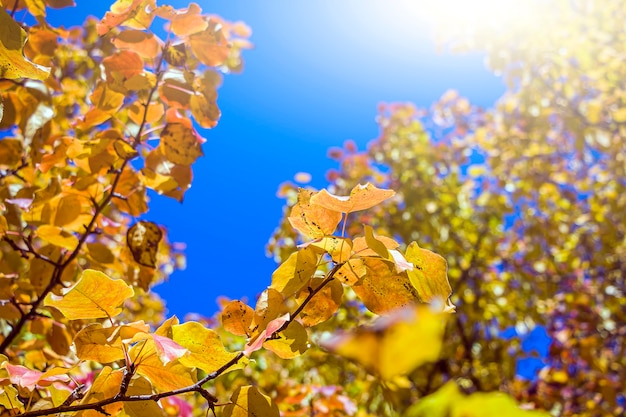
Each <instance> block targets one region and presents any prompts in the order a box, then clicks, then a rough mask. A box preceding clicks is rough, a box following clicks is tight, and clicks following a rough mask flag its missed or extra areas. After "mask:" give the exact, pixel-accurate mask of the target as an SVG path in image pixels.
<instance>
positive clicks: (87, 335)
mask: <svg viewBox="0 0 626 417" xmlns="http://www.w3.org/2000/svg"><path fill="white" fill-rule="evenodd" d="M149 331H150V327H149V326H148V325H146V324H145V323H143V322H137V323H132V324H129V325H123V326H115V327H102V325H101V324H100V323H92V324H90V325H88V326H87V327H84V328H83V329H81V330H80V331H79V332H78V333H77V334H76V336H75V337H74V345H75V346H76V356H78V357H79V358H80V359H81V360H92V361H97V362H100V363H111V362H115V361H118V360H121V359H124V350H123V342H124V341H130V340H131V339H132V338H133V336H134V335H135V334H136V333H138V332H149Z"/></svg>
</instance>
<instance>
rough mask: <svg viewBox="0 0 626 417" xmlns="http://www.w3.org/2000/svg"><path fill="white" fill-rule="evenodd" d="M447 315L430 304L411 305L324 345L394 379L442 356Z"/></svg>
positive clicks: (385, 376) (369, 369)
mask: <svg viewBox="0 0 626 417" xmlns="http://www.w3.org/2000/svg"><path fill="white" fill-rule="evenodd" d="M446 316H447V315H444V314H437V313H434V312H433V311H432V310H430V308H428V307H426V306H419V307H415V306H412V307H407V308H404V309H400V310H396V311H394V312H393V313H391V314H390V315H389V316H386V317H381V318H379V319H378V320H376V322H375V323H374V325H373V326H371V327H362V328H359V329H357V330H356V331H354V332H346V333H344V334H341V335H338V336H333V337H331V338H330V339H329V340H327V341H325V342H323V343H322V346H323V347H325V348H326V349H329V350H331V351H332V352H334V353H337V354H339V355H341V356H344V357H346V358H348V359H351V360H354V361H356V362H357V363H358V364H360V365H361V366H363V367H364V368H365V369H367V370H368V371H369V372H372V373H374V374H377V375H379V376H380V377H381V378H382V379H384V380H387V381H390V380H393V379H395V378H397V377H399V376H402V375H406V374H408V373H410V372H411V371H413V370H414V369H415V368H417V367H418V366H420V365H421V364H423V363H426V362H430V361H434V360H436V359H437V358H438V357H439V352H440V350H441V346H442V338H443V333H444V328H445V326H444V324H445V318H446Z"/></svg>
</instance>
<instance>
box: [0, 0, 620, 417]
mask: <svg viewBox="0 0 626 417" xmlns="http://www.w3.org/2000/svg"><path fill="white" fill-rule="evenodd" d="M0 5H2V7H1V8H0V25H1V27H2V29H1V30H0V48H1V49H0V77H1V78H0V91H1V96H0V100H1V101H0V116H1V119H0V130H1V132H2V139H0V195H1V196H2V202H1V203H0V204H1V205H0V208H1V210H0V239H1V241H0V261H1V262H0V340H1V342H0V364H1V365H0V407H2V408H0V415H3V416H5V415H6V416H10V415H11V416H14V415H21V416H28V417H34V416H39V415H52V414H59V415H81V416H83V417H86V416H96V415H99V414H104V415H110V416H131V417H143V416H172V417H173V416H185V417H187V416H192V415H194V416H200V415H206V413H207V412H213V413H215V414H219V415H222V416H254V415H257V416H259V415H262V416H270V417H271V416H278V415H283V416H310V415H315V416H336V415H358V416H370V415H372V416H373V415H403V416H405V417H418V416H433V415H437V416H460V415H463V416H477V417H478V416H491V415H494V416H495V415H497V416H517V415H549V414H550V413H551V414H553V415H563V416H579V415H589V416H595V415H619V414H621V413H623V412H624V407H625V406H626V398H625V397H624V392H625V391H626V387H625V386H624V384H625V381H626V374H625V373H626V362H625V361H626V359H625V355H624V349H625V346H626V341H625V339H624V338H625V336H626V325H625V324H624V323H626V317H625V314H626V310H625V309H624V305H625V300H624V299H623V297H624V257H625V256H626V251H625V250H624V248H625V247H626V246H625V245H626V240H625V237H624V236H625V235H624V231H625V230H624V228H625V227H626V226H625V223H624V214H623V213H624V212H626V207H624V205H626V200H625V199H624V195H626V194H625V193H624V187H625V185H626V184H625V183H626V180H625V178H626V176H625V175H624V174H625V172H624V171H625V169H626V163H625V160H624V155H626V152H625V151H626V150H625V149H624V141H623V140H622V136H623V134H624V128H625V123H626V101H625V100H624V99H623V98H622V86H621V80H622V78H623V77H622V76H621V75H622V74H621V72H622V71H623V68H624V66H623V63H622V61H623V60H622V57H623V55H624V45H626V43H624V38H625V37H626V33H625V32H624V30H623V21H624V17H625V16H624V14H625V13H626V9H625V8H624V6H623V5H622V4H621V2H619V1H617V0H614V1H607V2H605V3H603V5H602V8H599V7H597V6H596V5H595V3H594V2H573V3H572V2H568V1H560V0H554V1H550V2H545V3H543V5H538V6H537V7H538V8H539V9H538V11H537V12H536V13H535V14H533V16H532V19H519V21H518V20H515V21H513V22H512V23H511V27H508V28H507V30H506V31H502V32H497V33H495V34H494V33H493V31H492V32H491V33H490V32H489V31H488V30H487V29H489V30H491V29H490V28H480V29H481V30H477V29H476V28H473V29H472V28H470V29H472V30H467V29H468V28H464V27H454V28H453V29H450V28H445V29H442V31H441V32H440V35H441V39H442V42H443V44H444V45H453V47H454V48H457V49H459V50H468V49H476V48H478V49H481V50H486V51H487V53H488V60H489V65H490V67H491V68H492V69H493V70H494V71H496V72H498V73H500V74H502V76H503V77H504V78H505V79H506V80H507V82H508V90H507V92H506V93H505V94H504V96H503V97H502V98H501V99H500V100H499V101H498V103H497V104H496V106H495V107H494V108H493V109H489V110H485V109H481V108H477V107H476V106H473V105H472V104H471V103H470V102H469V100H467V99H465V98H463V97H462V96H460V95H459V94H458V93H456V92H454V91H449V92H447V93H445V94H444V95H443V96H442V98H441V99H440V100H439V101H438V102H437V103H435V104H434V105H433V106H432V107H431V108H430V109H419V108H417V107H416V106H414V105H412V104H410V103H396V104H383V105H381V106H380V108H379V114H378V118H377V121H378V124H379V126H380V136H379V137H378V138H377V139H375V140H374V141H373V142H372V143H371V144H370V146H369V147H368V149H367V150H364V151H359V150H358V149H357V148H356V146H355V145H354V144H353V143H352V142H350V141H348V142H346V143H345V144H344V146H343V148H334V149H331V150H330V152H329V154H330V156H331V157H332V158H334V159H335V160H337V162H338V164H339V166H338V168H337V169H336V170H333V171H331V172H329V173H328V181H329V186H328V187H327V188H325V189H322V190H314V189H310V188H298V187H297V186H296V185H294V184H291V183H285V184H283V185H282V186H281V188H280V190H279V194H280V195H281V196H283V197H285V198H286V200H287V206H288V207H287V208H286V210H285V215H284V218H283V220H282V222H281V224H280V226H279V228H278V229H277V230H276V233H275V234H274V235H273V236H272V237H271V240H270V243H269V246H268V251H269V252H270V253H271V254H272V255H273V256H274V257H275V259H276V260H277V261H278V264H279V265H278V267H277V268H276V270H275V271H274V273H273V274H272V276H271V277H268V281H267V283H268V285H267V288H266V289H265V290H264V291H263V292H262V293H261V295H260V296H259V298H258V299H257V300H256V303H253V304H252V305H248V304H247V303H246V302H244V301H240V300H222V303H221V311H220V313H219V314H218V316H217V317H214V318H198V319H197V320H193V321H191V320H190V321H185V322H181V321H180V320H179V319H178V318H177V317H169V318H167V317H165V315H164V309H163V304H162V302H161V300H160V299H158V298H157V297H156V296H155V295H154V294H153V293H152V292H151V291H150V288H151V287H152V286H153V285H154V284H155V283H157V282H159V281H160V280H162V279H163V278H164V277H166V276H168V275H169V274H170V273H171V272H172V271H173V270H174V269H175V268H177V267H179V266H180V265H181V262H182V260H183V254H182V253H180V251H178V250H177V248H176V247H175V246H173V245H171V244H170V243H169V242H168V240H167V229H166V227H165V226H162V225H157V224H155V223H153V222H151V221H149V220H147V219H145V218H142V219H141V220H138V218H139V217H140V216H141V215H142V214H144V213H146V211H147V208H148V204H149V201H148V198H147V196H146V191H147V190H149V189H151V190H154V191H156V192H157V193H158V194H160V195H162V197H161V198H175V199H177V200H182V198H183V195H184V193H185V192H186V190H187V189H188V188H189V186H190V184H191V182H192V167H193V163H194V162H195V161H196V159H197V158H199V157H200V156H202V146H201V145H202V143H203V141H204V139H203V138H202V137H201V136H200V133H199V130H200V128H204V129H209V128H212V127H214V126H215V125H216V123H217V121H218V119H219V116H220V111H219V108H218V106H217V88H218V87H219V85H220V84H221V82H222V74H227V73H229V72H236V71H239V70H241V68H242V57H241V54H242V51H243V50H245V49H246V48H248V47H250V42H249V41H248V39H247V38H248V35H249V33H250V31H249V28H248V27H247V26H245V24H243V23H240V22H235V23H233V22H228V21H226V20H224V19H221V18H220V17H218V16H215V15H208V14H203V12H202V10H201V9H200V7H199V6H198V5H196V4H193V3H192V4H190V5H189V7H187V8H184V9H174V8H172V7H170V6H164V5H157V4H156V2H155V0H118V1H116V2H115V3H113V4H112V6H111V10H110V11H109V12H108V13H107V14H106V15H105V16H104V17H103V18H102V19H100V20H95V19H90V20H88V21H86V22H85V23H84V24H83V25H82V26H80V27H72V28H67V29H66V28H55V27H52V26H51V25H50V24H48V23H47V21H46V10H47V8H50V7H52V8H63V7H68V6H71V5H72V1H71V0H25V1H21V0H20V1H13V0H0ZM17 10H26V12H27V13H28V14H29V15H30V16H31V17H32V24H22V25H20V24H18V23H17V22H16V21H15V20H14V19H13V17H12V16H13V15H14V14H15V12H16V11H17ZM163 24H165V27H166V31H165V32H166V33H165V35H163V34H161V33H160V31H157V30H156V29H155V27H156V25H163ZM482 29H485V30H482ZM457 31H458V32H457ZM468 33H469V34H470V35H469V36H468ZM520 33H521V34H524V36H523V37H521V36H520V35H519V34H520ZM494 35H497V36H494ZM237 250H241V251H244V252H245V247H242V248H237ZM536 326H542V327H543V328H545V329H546V331H547V333H548V335H549V336H550V339H551V342H550V349H549V351H548V353H547V356H546V357H544V358H541V359H542V360H543V361H544V365H545V366H544V367H543V369H541V371H540V372H539V373H538V375H537V376H536V377H535V378H532V379H530V380H528V379H523V378H519V377H518V376H517V375H516V373H517V372H516V366H517V361H518V360H519V359H521V358H524V357H528V356H533V355H535V356H536V355H537V352H534V353H533V352H532V351H530V352H529V351H528V349H523V348H522V343H521V340H522V337H523V335H524V334H525V333H527V332H528V331H530V330H531V329H533V328H535V327H536ZM511 328H514V329H516V336H514V337H512V338H510V337H504V334H505V332H506V331H507V330H508V329H511Z"/></svg>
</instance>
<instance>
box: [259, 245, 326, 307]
mask: <svg viewBox="0 0 626 417" xmlns="http://www.w3.org/2000/svg"><path fill="white" fill-rule="evenodd" d="M317 262H318V255H317V254H316V253H315V251H314V250H313V249H312V248H303V249H300V250H299V251H298V252H294V253H292V254H291V255H290V256H289V258H288V259H287V260H286V261H285V262H283V263H282V264H281V265H280V266H279V267H278V268H277V269H276V270H275V271H274V273H273V274H272V285H271V286H270V288H273V289H275V290H276V291H278V292H280V293H281V294H282V295H283V296H284V297H285V298H286V297H289V296H291V295H293V294H295V293H296V292H298V291H300V289H301V288H302V286H303V285H305V284H306V283H307V282H309V280H310V279H311V277H312V276H313V274H314V273H315V271H316V270H317Z"/></svg>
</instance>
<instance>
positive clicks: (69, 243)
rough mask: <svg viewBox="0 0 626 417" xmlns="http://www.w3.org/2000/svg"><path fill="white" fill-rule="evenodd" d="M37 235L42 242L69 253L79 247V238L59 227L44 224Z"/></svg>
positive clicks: (38, 229)
mask: <svg viewBox="0 0 626 417" xmlns="http://www.w3.org/2000/svg"><path fill="white" fill-rule="evenodd" d="M36 233H37V236H38V237H39V238H40V239H41V240H43V241H45V242H48V243H51V244H53V245H55V246H59V247H61V248H63V249H67V250H69V251H72V250H74V249H76V246H78V238H76V236H74V235H73V234H71V233H69V232H66V231H65V230H63V229H62V228H60V227H59V226H51V225H48V224H44V225H41V226H39V227H38V228H37V232H36Z"/></svg>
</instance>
